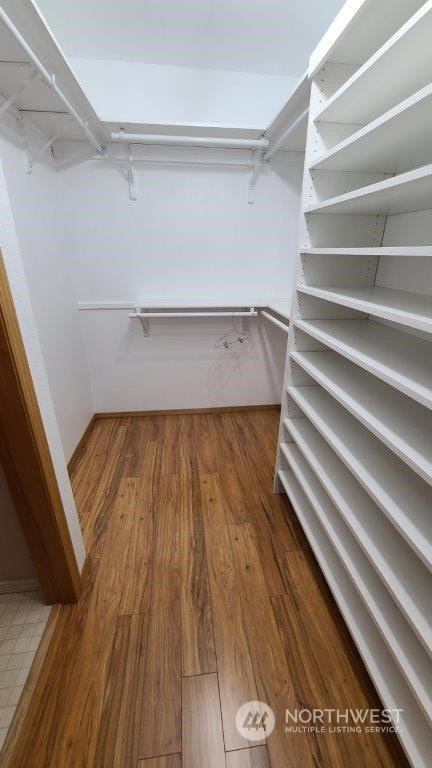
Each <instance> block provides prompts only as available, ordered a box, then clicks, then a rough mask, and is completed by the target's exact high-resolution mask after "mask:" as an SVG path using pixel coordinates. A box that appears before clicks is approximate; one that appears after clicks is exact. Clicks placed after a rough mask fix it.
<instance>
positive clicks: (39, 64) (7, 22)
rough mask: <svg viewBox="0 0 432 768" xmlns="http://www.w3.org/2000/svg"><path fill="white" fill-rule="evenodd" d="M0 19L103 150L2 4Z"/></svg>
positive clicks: (73, 116) (90, 138)
mask: <svg viewBox="0 0 432 768" xmlns="http://www.w3.org/2000/svg"><path fill="white" fill-rule="evenodd" d="M0 19H1V20H2V21H3V23H4V24H5V25H6V27H7V28H8V30H9V31H10V32H11V33H12V35H13V36H14V38H15V39H16V40H17V42H18V43H19V44H20V46H21V47H22V48H23V50H24V51H25V52H26V54H27V56H28V57H29V59H31V61H32V62H33V64H34V66H35V67H36V69H37V70H38V72H39V73H40V75H41V77H43V79H44V80H46V82H47V83H48V84H49V86H50V87H51V88H52V90H53V91H54V93H56V94H57V96H58V97H59V99H60V100H61V101H62V102H63V104H64V106H65V107H66V109H67V111H68V112H69V114H70V116H71V117H72V118H73V119H74V120H75V122H76V123H78V125H79V127H80V128H81V129H82V130H83V131H84V133H85V134H86V136H87V138H88V139H89V141H91V143H92V144H93V146H94V147H96V149H97V151H98V152H103V147H102V145H101V144H99V142H98V140H97V139H96V137H95V136H94V135H93V133H92V132H91V130H90V129H89V127H88V125H87V123H86V122H84V120H83V119H82V118H81V117H80V116H79V114H78V112H77V111H76V110H75V109H74V107H73V106H72V104H71V103H70V101H69V100H68V99H67V98H66V96H65V95H64V94H63V93H62V91H61V90H60V88H59V87H58V85H57V83H56V81H55V76H54V75H50V73H49V72H48V70H46V69H45V67H44V65H43V64H42V62H41V61H40V60H39V59H38V57H37V56H36V54H35V53H33V51H32V49H31V48H30V46H29V45H28V43H27V42H26V40H25V39H24V38H23V36H22V34H21V32H20V31H19V30H18V29H17V28H16V26H15V24H14V23H13V22H12V21H11V19H10V18H9V16H8V15H7V14H6V13H5V12H4V10H3V8H2V7H1V6H0Z"/></svg>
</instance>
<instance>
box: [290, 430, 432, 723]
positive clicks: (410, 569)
mask: <svg viewBox="0 0 432 768" xmlns="http://www.w3.org/2000/svg"><path fill="white" fill-rule="evenodd" d="M296 421H300V419H292V420H288V425H289V431H290V432H291V434H292V436H293V437H294V439H295V441H296V443H297V446H298V447H296V446H294V444H292V443H286V444H284V443H282V445H281V449H282V452H283V454H284V456H285V458H286V459H287V461H288V463H289V464H290V466H291V468H292V469H293V471H294V472H295V474H296V476H297V479H298V480H299V482H300V483H301V484H302V485H303V483H302V481H301V479H300V477H299V473H301V474H303V475H306V476H307V477H309V484H311V482H312V478H313V480H314V481H317V476H318V477H319V481H320V482H321V483H322V485H323V487H324V490H325V492H326V494H328V496H329V497H330V499H331V501H332V502H333V504H335V506H336V508H337V509H338V510H339V513H340V515H341V516H342V518H343V520H344V522H345V524H346V525H347V526H348V528H349V530H350V531H351V533H352V534H353V535H354V538H355V540H356V541H357V543H358V544H359V545H360V547H361V548H362V550H363V553H364V555H366V557H367V558H368V560H369V561H370V562H371V563H372V565H373V567H374V568H375V570H376V572H377V574H378V576H379V578H380V579H381V580H382V582H383V584H385V587H386V588H387V590H388V592H386V590H385V589H384V597H385V602H387V603H391V604H392V606H393V607H395V606H394V603H392V598H393V600H394V601H395V603H396V604H397V605H398V606H399V608H400V610H401V611H402V613H403V614H404V616H405V617H406V619H407V620H408V622H409V623H410V625H411V627H412V629H413V630H414V632H415V633H416V635H417V637H418V638H419V640H420V641H421V643H422V644H423V645H424V647H425V649H426V650H427V652H428V653H429V654H430V655H432V601H431V600H430V583H431V582H430V579H431V576H430V572H429V571H427V570H426V568H425V567H424V566H423V564H422V563H421V561H420V560H419V559H418V558H417V557H416V555H415V554H414V553H413V552H412V550H410V549H409V548H408V547H407V546H406V544H405V542H404V541H403V540H402V539H401V537H400V536H399V535H398V533H397V532H396V531H395V530H394V528H392V526H391V525H390V524H389V523H388V522H387V520H386V519H385V517H383V516H382V514H381V513H380V511H379V510H378V509H377V507H376V505H375V504H374V502H373V501H372V500H371V499H370V497H369V496H368V495H367V494H366V492H365V491H364V490H363V489H362V487H361V486H360V485H359V484H358V483H357V481H356V480H355V479H354V478H353V476H352V474H351V473H350V472H349V470H348V469H346V467H345V466H344V465H343V464H342V462H341V461H340V460H339V459H338V457H337V456H336V454H335V453H334V452H333V451H332V449H331V448H329V447H328V445H327V443H326V442H325V440H323V438H322V437H321V436H320V435H319V433H318V432H317V431H316V429H315V428H314V427H313V426H312V425H311V424H309V427H310V429H309V431H308V432H306V437H305V431H304V430H303V432H302V431H301V430H296V427H295V422H296ZM301 421H303V419H301ZM291 424H293V428H292V429H291ZM297 438H298V440H297ZM298 449H300V451H301V453H302V454H303V455H304V457H305V459H306V460H307V461H308V462H309V465H310V466H308V465H306V464H304V459H302V458H301V459H300V457H299V456H297V453H296V452H298ZM302 462H303V464H304V466H302ZM333 517H334V518H335V526H334V527H335V530H336V531H339V534H340V535H341V534H342V533H343V526H341V525H340V517H339V516H338V514H337V513H336V512H335V514H334V515H333ZM334 537H335V534H334V532H332V537H331V538H332V541H333V542H334V540H335V539H334ZM344 538H345V540H346V544H345V546H346V548H347V549H349V548H352V549H353V550H355V549H356V545H355V544H354V546H352V543H350V539H351V541H352V537H351V536H350V534H349V531H348V530H347V531H345V534H344ZM358 554H359V555H361V553H360V552H359V553H358ZM359 559H360V560H362V559H363V557H360V558H359V557H358V556H357V560H359ZM347 566H348V568H350V563H349V562H348V563H347ZM366 570H367V569H366ZM373 575H374V574H372V576H373ZM371 580H372V581H375V582H376V584H377V589H376V592H375V595H376V596H378V595H379V593H380V587H381V586H382V585H381V584H380V583H379V582H378V581H377V579H376V578H375V579H374V578H372V579H370V578H369V581H371ZM360 591H361V592H362V593H363V590H362V589H361V588H360ZM389 593H390V595H391V596H392V598H391V597H390V595H389ZM372 594H374V592H373V591H372ZM395 613H396V614H398V613H399V611H398V610H397V609H396V611H395ZM400 619H401V617H400V614H399V621H398V625H399V629H400V632H401V633H402V635H400V636H399V639H401V638H402V637H404V639H405V643H406V645H407V655H408V656H410V657H411V659H412V661H411V663H410V664H409V667H410V672H409V674H410V677H411V679H413V677H414V676H415V677H416V678H417V674H416V673H415V672H414V668H415V667H416V664H415V662H414V659H415V657H416V655H417V656H418V658H419V660H421V659H422V657H424V662H423V664H422V667H423V670H422V674H424V671H425V669H426V668H427V667H428V666H429V669H432V665H431V661H430V659H429V657H427V654H425V653H423V652H422V649H421V648H420V647H419V644H418V641H417V640H416V638H415V637H414V635H413V634H412V632H411V630H409V628H408V626H407V624H406V622H405V620H404V619H403V620H402V621H401V620H400ZM394 641H396V642H397V639H396V638H394ZM408 647H409V648H411V649H412V651H408ZM429 676H430V673H429ZM420 678H421V675H420ZM430 694H431V695H430V696H423V705H424V706H425V707H426V708H427V710H428V713H431V715H432V709H431V706H432V681H431V689H430Z"/></svg>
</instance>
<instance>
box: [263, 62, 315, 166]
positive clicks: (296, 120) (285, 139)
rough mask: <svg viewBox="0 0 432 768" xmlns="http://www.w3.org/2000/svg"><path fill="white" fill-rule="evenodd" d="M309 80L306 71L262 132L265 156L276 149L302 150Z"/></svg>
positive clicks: (306, 117) (306, 116)
mask: <svg viewBox="0 0 432 768" xmlns="http://www.w3.org/2000/svg"><path fill="white" fill-rule="evenodd" d="M309 94H310V82H309V80H308V74H307V72H305V73H304V75H303V77H301V78H300V80H299V82H298V83H297V84H296V86H295V88H294V90H293V91H292V92H291V94H290V96H289V97H288V99H287V101H286V103H285V104H284V106H283V107H282V109H281V111H280V112H279V113H278V114H277V115H276V116H275V117H274V118H273V120H272V121H271V123H270V125H269V126H268V127H267V130H266V132H265V134H264V136H265V138H266V139H267V140H268V141H269V147H268V150H267V152H266V153H265V158H266V159H269V158H270V157H272V155H274V153H275V152H277V151H278V150H283V151H285V152H287V151H292V152H304V151H305V145H306V132H307V123H308V114H309Z"/></svg>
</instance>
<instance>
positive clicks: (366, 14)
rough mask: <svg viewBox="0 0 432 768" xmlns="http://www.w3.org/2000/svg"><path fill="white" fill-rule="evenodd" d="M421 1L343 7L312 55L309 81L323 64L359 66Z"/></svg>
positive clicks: (364, 0)
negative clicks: (334, 62) (337, 63)
mask: <svg viewBox="0 0 432 768" xmlns="http://www.w3.org/2000/svg"><path fill="white" fill-rule="evenodd" d="M423 2H424V0H355V1H354V2H347V3H345V4H344V5H343V6H342V8H341V10H340V11H339V13H338V15H337V16H336V18H335V20H334V22H333V23H332V24H331V26H330V27H329V29H328V30H327V32H326V33H325V35H324V36H323V37H322V39H321V40H320V42H319V44H318V45H317V47H316V49H315V50H314V51H313V53H312V55H311V58H310V64H309V77H312V76H313V75H315V74H316V73H317V71H318V70H319V69H320V68H321V67H322V66H323V64H324V63H325V62H326V61H329V60H330V61H332V62H333V61H336V62H342V63H343V64H357V65H360V64H363V63H364V62H365V61H367V59H369V57H370V56H371V55H372V54H373V53H374V52H375V51H376V50H378V48H380V47H381V46H382V44H383V43H385V42H386V40H388V39H389V38H390V37H391V36H392V35H393V34H394V33H395V32H396V31H397V30H398V29H399V27H401V26H402V25H403V24H404V23H405V21H406V20H407V19H408V18H409V17H410V16H411V15H412V14H413V13H415V12H416V11H417V10H418V9H419V8H420V7H421V6H422V5H423Z"/></svg>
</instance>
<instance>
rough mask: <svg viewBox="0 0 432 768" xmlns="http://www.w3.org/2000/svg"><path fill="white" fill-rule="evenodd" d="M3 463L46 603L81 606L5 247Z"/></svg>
mask: <svg viewBox="0 0 432 768" xmlns="http://www.w3.org/2000/svg"><path fill="white" fill-rule="evenodd" d="M0 462H1V464H2V467H3V470H4V474H5V477H6V481H7V483H8V486H9V490H10V493H11V496H12V499H13V502H14V505H15V509H16V512H17V515H18V518H19V521H20V524H21V527H22V530H23V534H24V537H25V539H26V542H27V546H28V549H29V552H30V556H31V558H32V561H33V564H34V567H35V571H36V574H37V576H38V579H39V582H40V586H41V590H42V592H43V595H44V597H45V599H46V601H47V602H48V603H56V602H57V603H74V602H76V601H77V600H78V598H79V596H80V593H81V590H82V579H81V574H80V571H79V568H78V564H77V561H76V557H75V552H74V549H73V545H72V540H71V536H70V532H69V527H68V524H67V520H66V514H65V510H64V507H63V502H62V498H61V495H60V490H59V486H58V482H57V477H56V474H55V470H54V465H53V461H52V458H51V453H50V450H49V446H48V440H47V437H46V434H45V428H44V424H43V421H42V416H41V413H40V409H39V404H38V400H37V396H36V391H35V388H34V385H33V380H32V376H31V372H30V367H29V363H28V360H27V355H26V351H25V347H24V342H23V339H22V335H21V330H20V327H19V322H18V318H17V314H16V311H15V306H14V301H13V297H12V293H11V289H10V285H9V280H8V277H7V272H6V267H5V263H4V259H3V255H2V253H1V249H0Z"/></svg>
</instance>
